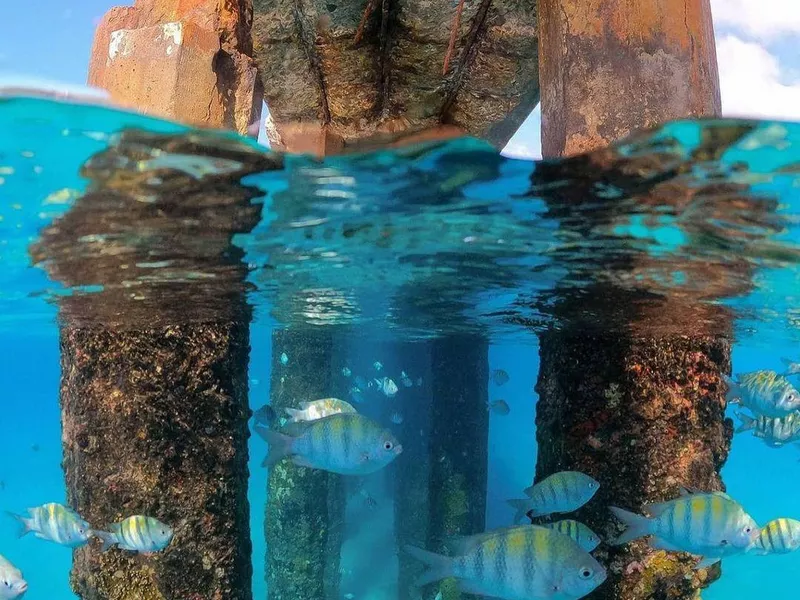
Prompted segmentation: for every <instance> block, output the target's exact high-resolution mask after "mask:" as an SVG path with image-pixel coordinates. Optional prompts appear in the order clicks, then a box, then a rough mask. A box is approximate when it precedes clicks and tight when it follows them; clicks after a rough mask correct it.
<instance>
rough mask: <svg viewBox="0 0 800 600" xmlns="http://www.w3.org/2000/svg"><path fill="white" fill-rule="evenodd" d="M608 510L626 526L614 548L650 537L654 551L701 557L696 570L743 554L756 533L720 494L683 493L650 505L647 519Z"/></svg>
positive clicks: (741, 511)
mask: <svg viewBox="0 0 800 600" xmlns="http://www.w3.org/2000/svg"><path fill="white" fill-rule="evenodd" d="M610 509H611V511H612V512H613V513H614V515H616V517H617V518H618V519H619V520H620V521H622V522H623V523H624V524H625V525H627V529H626V530H625V531H624V532H623V533H622V535H621V536H620V537H619V539H617V541H616V542H615V543H616V544H625V543H627V542H630V541H631V540H635V539H637V538H640V537H644V536H653V538H654V539H653V540H652V541H651V544H650V545H651V546H653V547H654V548H658V549H661V550H668V551H675V552H688V553H690V554H695V555H698V556H701V557H703V558H702V560H701V562H700V564H699V565H698V567H699V568H702V567H707V566H709V565H712V564H714V563H715V562H717V561H718V560H720V559H721V558H724V557H726V556H731V555H734V554H739V553H742V552H744V551H746V550H747V549H748V547H749V546H750V545H751V544H752V543H753V542H754V541H755V539H756V538H757V537H758V533H759V529H758V525H757V524H756V522H755V521H754V520H753V518H752V517H751V516H750V515H748V514H747V513H746V512H745V511H744V509H743V508H742V507H741V505H740V504H739V503H738V502H735V501H734V500H732V499H731V498H730V497H729V496H728V495H727V494H724V493H722V492H711V493H707V494H706V493H686V494H685V495H683V496H681V497H680V498H676V499H675V500H670V501H669V502H661V503H657V504H649V505H647V506H645V512H647V513H648V514H649V515H650V517H643V516H640V515H637V514H635V513H632V512H629V511H627V510H623V509H621V508H617V507H616V506H612V507H610Z"/></svg>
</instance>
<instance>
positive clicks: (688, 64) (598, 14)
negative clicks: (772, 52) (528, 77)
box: [539, 0, 721, 157]
mask: <svg viewBox="0 0 800 600" xmlns="http://www.w3.org/2000/svg"><path fill="white" fill-rule="evenodd" d="M539 31H540V37H539V56H540V85H541V89H542V152H543V154H544V156H547V157H555V156H562V155H565V156H569V155H573V154H579V153H582V152H586V151H588V150H593V149H595V148H598V147H602V146H605V145H607V144H609V143H610V142H612V141H614V140H617V139H619V138H621V137H624V136H625V135H627V134H628V133H630V132H631V131H634V130H636V129H639V128H642V127H648V126H652V125H656V124H658V123H661V122H664V121H667V120H670V119H677V118H683V117H690V116H691V117H699V116H717V115H719V114H720V112H721V105H720V94H719V74H718V70H717V57H716V49H715V45H714V28H713V24H712V20H711V8H710V6H709V0H662V1H659V2H640V1H639V0H540V1H539Z"/></svg>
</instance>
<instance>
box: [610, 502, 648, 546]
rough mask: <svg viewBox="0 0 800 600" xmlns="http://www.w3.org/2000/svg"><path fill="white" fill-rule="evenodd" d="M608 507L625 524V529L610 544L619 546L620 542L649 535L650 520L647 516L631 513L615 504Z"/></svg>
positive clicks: (623, 542)
mask: <svg viewBox="0 0 800 600" xmlns="http://www.w3.org/2000/svg"><path fill="white" fill-rule="evenodd" d="M608 508H609V510H611V512H612V513H614V516H615V517H617V519H619V520H620V521H622V522H623V523H624V524H625V526H626V529H625V531H623V532H622V535H620V536H619V537H618V538H617V539H616V540H615V541H614V542H612V544H614V545H615V546H621V545H622V544H627V543H628V542H630V541H631V540H635V539H637V538H640V537H644V536H646V535H650V524H651V520H650V519H648V518H647V517H643V516H642V515H637V514H636V513H632V512H630V511H628V510H624V509H622V508H617V507H616V506H609V507H608Z"/></svg>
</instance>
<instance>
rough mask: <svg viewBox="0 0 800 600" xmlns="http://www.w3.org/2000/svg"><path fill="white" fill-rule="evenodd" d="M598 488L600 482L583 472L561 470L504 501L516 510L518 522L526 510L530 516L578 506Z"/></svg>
mask: <svg viewBox="0 0 800 600" xmlns="http://www.w3.org/2000/svg"><path fill="white" fill-rule="evenodd" d="M599 489H600V484H599V483H598V482H597V481H595V480H594V479H592V478H591V477H589V476H588V475H585V474H584V473H581V472H579V471H561V472H560V473H554V474H553V475H550V476H549V477H547V478H545V479H543V480H542V481H540V482H539V483H537V484H536V485H532V486H531V487H529V488H527V489H526V490H525V494H526V495H527V496H528V497H527V498H522V499H518V500H509V501H508V503H509V504H510V505H511V506H512V507H513V508H515V509H516V510H517V513H516V515H514V522H515V523H519V522H520V521H521V520H522V519H523V517H525V515H526V514H528V513H530V516H531V517H541V516H544V515H550V514H553V513H566V512H572V511H573V510H578V509H579V508H580V507H581V506H583V505H584V504H586V503H587V502H588V501H589V500H591V499H592V496H594V495H595V494H596V493H597V490H599Z"/></svg>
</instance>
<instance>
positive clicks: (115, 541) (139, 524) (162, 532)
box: [94, 515, 174, 554]
mask: <svg viewBox="0 0 800 600" xmlns="http://www.w3.org/2000/svg"><path fill="white" fill-rule="evenodd" d="M94 534H95V535H96V536H97V537H98V538H100V539H101V540H102V541H103V548H102V551H103V552H105V551H107V550H108V549H109V548H111V547H112V546H114V545H117V546H119V547H120V549H121V550H130V551H133V552H139V553H140V554H152V553H154V552H160V551H161V550H163V549H164V548H166V547H167V546H169V543H170V542H171V541H172V536H173V535H174V532H173V531H172V528H171V527H170V526H169V525H167V524H165V523H162V522H161V521H159V520H158V519H154V518H153V517H145V516H142V515H135V516H133V517H128V518H127V519H125V520H124V521H121V522H119V523H115V524H114V525H112V526H111V527H110V531H95V532H94Z"/></svg>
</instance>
